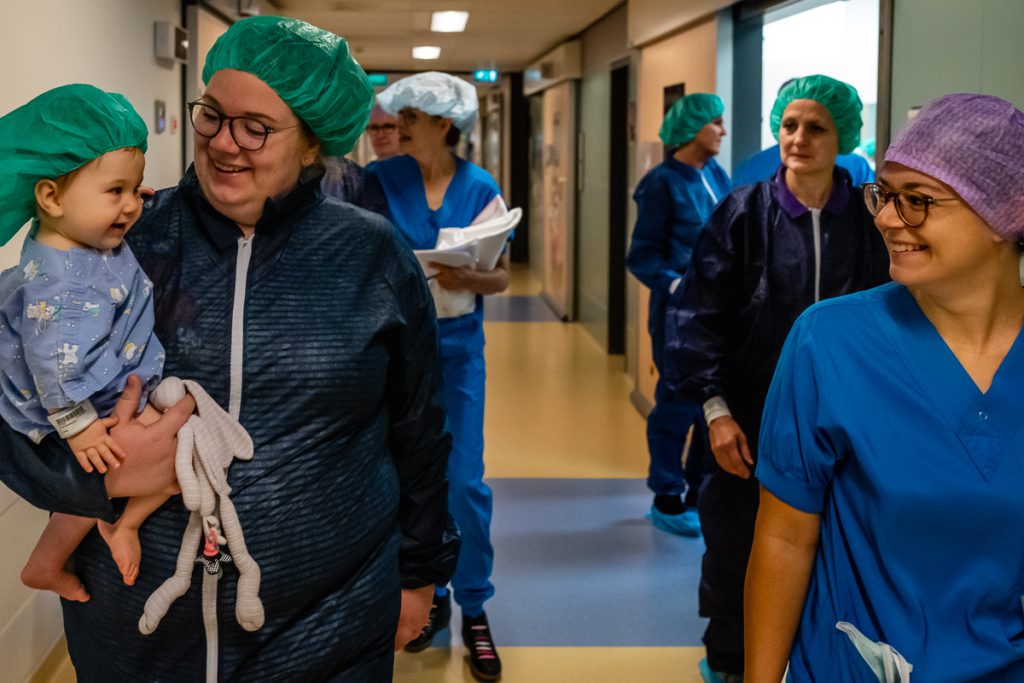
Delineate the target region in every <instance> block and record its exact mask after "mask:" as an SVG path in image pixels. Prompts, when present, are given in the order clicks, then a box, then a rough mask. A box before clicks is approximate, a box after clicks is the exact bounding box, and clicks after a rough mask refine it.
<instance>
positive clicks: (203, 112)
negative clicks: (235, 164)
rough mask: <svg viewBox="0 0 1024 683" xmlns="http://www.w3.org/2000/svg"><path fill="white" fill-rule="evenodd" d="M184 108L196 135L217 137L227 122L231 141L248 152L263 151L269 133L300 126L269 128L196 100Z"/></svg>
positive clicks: (252, 119) (261, 123)
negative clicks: (186, 108) (226, 114)
mask: <svg viewBox="0 0 1024 683" xmlns="http://www.w3.org/2000/svg"><path fill="white" fill-rule="evenodd" d="M186 106H188V113H189V120H191V121H192V128H193V129H195V131H196V132H197V133H199V134H200V135H202V136H203V137H204V138H214V137H217V133H219V132H220V129H221V128H222V127H223V126H224V123H225V122H227V124H228V131H229V132H230V133H231V139H232V140H234V141H235V144H236V145H238V146H239V147H240V148H241V149H244V150H246V151H249V152H256V151H259V150H261V149H263V145H265V144H267V136H269V135H270V134H271V133H277V132H278V131H282V130H288V129H289V128H298V127H299V125H300V124H298V123H297V124H295V125H294V126H281V127H279V128H271V127H270V126H268V125H267V124H265V123H263V122H262V121H258V120H256V119H254V118H250V117H248V116H225V115H224V113H223V112H220V111H218V110H216V109H214V108H213V107H212V106H210V105H209V104H206V103H205V102H200V101H198V100H197V101H195V102H189V103H188V105H186Z"/></svg>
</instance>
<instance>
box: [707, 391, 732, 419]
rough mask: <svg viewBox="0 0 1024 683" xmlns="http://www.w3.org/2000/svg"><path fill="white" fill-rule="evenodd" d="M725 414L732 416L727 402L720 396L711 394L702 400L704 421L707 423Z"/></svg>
mask: <svg viewBox="0 0 1024 683" xmlns="http://www.w3.org/2000/svg"><path fill="white" fill-rule="evenodd" d="M726 415H728V416H729V417H732V411H731V410H729V406H728V404H727V403H726V402H725V399H724V398H722V397H721V396H712V397H711V398H709V399H708V400H706V401H704V421H705V422H706V423H707V424H711V421H712V420H717V419H718V418H720V417H725V416H726Z"/></svg>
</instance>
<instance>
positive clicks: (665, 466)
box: [626, 156, 729, 495]
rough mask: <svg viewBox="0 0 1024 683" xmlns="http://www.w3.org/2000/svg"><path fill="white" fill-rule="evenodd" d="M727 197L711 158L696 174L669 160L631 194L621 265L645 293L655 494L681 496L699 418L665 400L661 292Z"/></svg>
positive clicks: (724, 178)
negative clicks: (653, 381) (689, 437)
mask: <svg viewBox="0 0 1024 683" xmlns="http://www.w3.org/2000/svg"><path fill="white" fill-rule="evenodd" d="M705 181H706V182H707V185H705ZM709 188H710V191H709ZM728 193H729V176H728V175H726V173H725V171H724V170H723V169H722V167H721V166H720V165H719V164H718V162H716V161H715V160H714V159H708V161H707V163H705V165H704V168H703V169H696V168H694V167H693V166H690V165H688V164H684V163H682V162H680V161H678V160H677V159H675V158H673V157H671V156H670V157H667V158H666V159H665V161H664V162H662V163H660V164H658V165H657V166H655V167H654V168H652V169H651V170H650V171H649V172H648V173H647V174H646V175H645V176H644V177H643V179H642V180H641V181H640V184H639V185H637V188H636V192H635V193H634V194H633V200H634V201H635V202H636V207H637V219H636V227H635V228H634V229H633V237H632V240H631V242H630V246H629V254H628V255H627V257H626V265H627V267H628V268H629V270H630V272H631V273H633V275H635V276H636V278H637V279H638V280H640V282H642V283H643V284H645V285H647V287H648V288H649V289H650V290H651V298H650V302H649V307H648V316H647V330H648V332H649V333H650V335H651V349H652V351H653V353H652V355H653V359H654V365H655V367H656V368H657V369H658V373H659V377H658V383H657V385H656V386H655V390H654V401H655V404H654V408H653V410H652V411H651V414H650V415H649V416H648V417H647V448H648V450H649V451H650V456H651V462H650V469H649V472H648V477H647V486H648V488H650V489H651V491H653V492H654V493H655V494H657V495H679V494H682V493H683V492H684V491H685V490H686V482H685V481H684V477H683V467H682V463H681V457H682V451H683V444H684V443H685V441H686V433H687V431H688V430H689V428H690V425H691V424H693V421H694V420H695V419H696V418H697V417H698V415H699V414H700V407H699V406H697V405H696V404H694V403H692V402H689V401H682V400H679V399H677V398H675V397H673V396H672V394H671V392H669V391H668V387H667V384H666V378H665V376H664V373H665V369H664V363H663V356H664V347H665V308H666V306H667V304H668V299H669V288H670V287H671V285H672V282H673V281H675V280H676V279H677V278H681V277H683V275H684V274H685V273H686V270H687V268H689V266H690V256H691V255H692V254H693V247H694V245H695V244H696V243H697V235H698V234H699V233H700V229H701V228H702V227H703V226H704V223H705V222H706V221H707V219H708V217H709V216H710V215H711V211H712V209H714V208H715V204H717V203H718V201H719V200H721V199H722V198H724V197H725V196H726V195H727V194H728Z"/></svg>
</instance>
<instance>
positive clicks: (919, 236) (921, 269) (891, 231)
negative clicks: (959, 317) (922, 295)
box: [875, 162, 1012, 288]
mask: <svg viewBox="0 0 1024 683" xmlns="http://www.w3.org/2000/svg"><path fill="white" fill-rule="evenodd" d="M878 184H879V185H880V186H881V187H882V188H883V189H885V190H886V191H888V192H914V193H917V194H918V195H926V196H928V197H931V198H933V199H938V200H949V199H954V200H956V199H958V198H957V195H956V193H955V192H954V191H953V190H952V189H951V188H950V187H949V186H948V185H946V184H945V183H943V182H940V181H938V180H936V179H935V178H933V177H931V176H929V175H925V174H924V173H921V172H920V171H915V170H914V169H912V168H907V167H906V166H902V165H900V164H894V163H891V162H890V163H887V164H886V165H885V167H884V168H883V169H882V172H881V173H879V174H878ZM875 227H876V228H878V231H879V232H881V233H882V238H883V239H884V240H885V246H886V247H888V249H889V258H890V265H889V274H890V276H891V277H892V279H893V280H895V281H897V282H899V283H900V284H903V285H906V286H907V287H910V288H913V287H919V286H928V285H933V284H942V283H956V282H966V281H967V280H969V279H970V278H972V277H974V276H976V275H981V274H983V273H985V272H987V271H988V270H989V269H990V268H991V267H992V266H993V264H995V263H996V262H997V261H998V259H999V257H1000V252H1001V251H1002V250H1003V249H1004V248H1005V247H1006V243H1005V242H1004V241H1003V240H1002V239H1001V238H1000V237H999V236H998V235H996V234H995V233H994V232H992V230H990V229H989V227H988V225H987V224H986V223H985V221H983V220H982V219H981V217H980V216H978V214H976V213H974V211H972V210H971V209H970V207H968V206H967V204H965V203H964V202H963V201H962V200H959V201H941V202H940V203H938V204H935V205H932V206H930V207H929V208H928V217H927V218H926V219H925V221H924V222H923V223H922V224H921V225H920V226H918V227H916V228H910V227H907V225H906V224H905V223H904V222H903V221H902V220H901V219H900V217H899V216H898V215H897V213H896V207H895V206H894V204H893V200H890V201H889V202H888V203H887V204H886V205H885V206H883V207H882V210H881V211H879V212H878V215H877V216H875ZM1011 246H1012V245H1011Z"/></svg>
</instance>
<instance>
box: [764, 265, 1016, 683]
mask: <svg viewBox="0 0 1024 683" xmlns="http://www.w3.org/2000/svg"><path fill="white" fill-rule="evenodd" d="M1022 337H1024V334H1020V335H1018V337H1017V340H1016V343H1015V344H1014V345H1013V347H1012V348H1011V349H1010V352H1009V353H1008V355H1007V356H1006V358H1005V359H1004V360H1003V363H1002V365H1001V366H1000V368H999V370H998V372H997V373H996V375H995V378H994V379H993V382H992V386H991V387H990V388H989V390H988V391H987V392H985V393H982V392H981V391H980V390H979V389H978V388H977V386H976V385H975V384H974V382H973V381H972V380H971V378H970V376H969V375H968V374H967V373H966V372H965V371H964V369H963V367H962V366H961V365H960V363H959V362H958V361H957V359H956V357H955V356H954V355H953V353H952V352H951V351H950V349H949V348H948V347H947V346H946V344H945V342H944V341H943V339H942V338H941V337H940V335H939V334H938V332H937V331H936V329H935V328H934V327H933V326H932V324H931V322H930V321H929V320H928V319H927V318H926V317H925V315H924V314H923V313H922V312H921V309H920V308H919V307H918V305H917V302H916V301H915V300H914V299H913V297H912V296H911V295H910V293H909V292H908V291H907V290H906V288H904V287H903V286H901V285H898V284H896V283H890V284H887V285H883V286H881V287H878V288H876V289H872V290H868V291H865V292H861V293H858V294H853V295H850V296H844V297H840V298H837V299H832V300H830V301H826V302H822V303H820V304H817V305H816V306H814V307H812V308H810V309H808V311H807V312H806V313H805V314H804V315H803V316H801V318H800V319H799V320H798V321H797V323H796V325H795V326H794V328H793V331H792V333H791V334H790V335H789V338H788V340H787V341H786V345H785V348H784V350H783V353H782V357H781V359H780V361H779V365H778V369H777V371H776V374H775V378H774V380H773V382H772V387H771V391H770V393H769V396H768V402H767V405H766V407H765V413H764V420H763V422H762V428H761V439H760V459H759V461H758V465H757V478H758V479H759V480H760V481H761V483H762V484H763V485H764V486H765V487H766V488H767V489H768V490H769V491H770V492H771V493H772V494H774V495H775V496H776V497H778V498H779V499H780V500H782V501H783V502H785V503H787V504H789V505H791V506H793V507H795V508H798V509H800V510H804V511H806V512H810V513H816V514H819V515H821V542H820V546H819V549H818V552H817V557H816V559H815V564H814V569H813V572H812V576H811V581H810V585H809V589H808V592H807V599H806V602H805V604H804V609H803V614H802V616H801V620H800V626H799V630H798V632H797V635H796V640H795V643H794V645H793V650H792V653H791V659H790V673H791V676H792V680H794V681H798V682H803V681H824V680H827V681H832V682H835V683H846V682H853V681H857V682H861V681H864V682H867V681H876V680H877V679H876V678H875V676H874V675H873V674H872V673H871V672H870V670H869V669H868V666H867V665H866V664H865V662H864V660H863V659H862V658H861V656H860V655H859V654H858V653H857V651H856V650H855V649H854V646H853V643H852V642H851V641H850V640H849V638H848V637H847V636H846V635H845V634H844V633H841V632H840V631H838V630H837V629H836V626H835V625H836V622H839V621H846V622H850V623H852V624H853V625H854V626H855V627H856V628H858V629H859V630H860V631H861V632H862V633H863V634H864V635H865V636H867V638H868V639H869V640H871V641H881V642H885V643H888V644H889V645H891V646H892V647H894V648H895V649H896V650H897V651H899V652H900V653H901V654H902V655H903V656H904V657H905V658H906V659H907V661H909V662H910V663H911V664H912V665H913V667H914V670H913V679H914V680H921V681H928V683H968V682H972V681H977V682H981V681H986V682H987V683H995V682H997V681H1005V682H1007V683H1009V682H1011V681H1015V682H1018V681H1024V612H1022V603H1021V595H1022V593H1024V573H1022V568H1024V493H1022V492H1024V401H1022V400H1021V386H1022V384H1024V341H1022Z"/></svg>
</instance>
